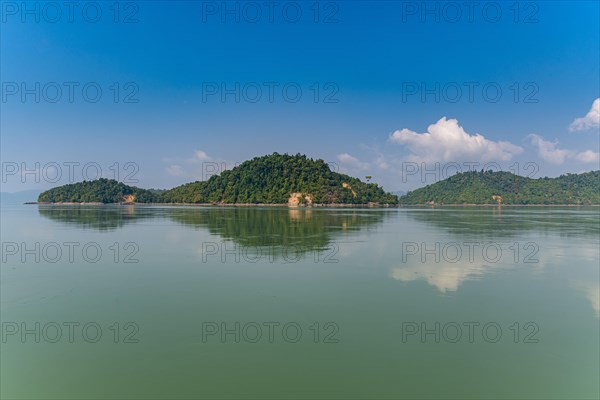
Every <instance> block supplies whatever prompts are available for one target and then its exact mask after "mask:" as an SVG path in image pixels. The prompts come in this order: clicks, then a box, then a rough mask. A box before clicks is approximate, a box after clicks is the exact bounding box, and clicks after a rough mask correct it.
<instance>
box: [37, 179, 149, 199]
mask: <svg viewBox="0 0 600 400" xmlns="http://www.w3.org/2000/svg"><path fill="white" fill-rule="evenodd" d="M133 201H135V202H138V203H151V202H156V201H160V194H159V193H156V192H155V191H151V190H146V189H140V188H137V187H135V186H127V185H125V184H124V183H121V182H117V181H115V180H113V179H105V178H100V179H97V180H94V181H83V182H78V183H70V184H68V185H63V186H58V187H55V188H52V189H50V190H47V191H45V192H43V193H41V194H40V196H39V197H38V202H47V203H127V202H133Z"/></svg>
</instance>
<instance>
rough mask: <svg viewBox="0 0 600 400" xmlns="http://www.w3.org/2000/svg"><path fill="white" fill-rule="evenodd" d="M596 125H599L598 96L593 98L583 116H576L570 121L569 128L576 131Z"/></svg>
mask: <svg viewBox="0 0 600 400" xmlns="http://www.w3.org/2000/svg"><path fill="white" fill-rule="evenodd" d="M598 127H600V98H597V99H596V100H594V102H593V103H592V108H591V109H590V111H588V113H587V114H586V115H585V117H581V118H577V119H575V121H573V122H572V123H571V126H570V127H569V130H570V131H571V132H576V131H583V130H587V129H591V128H598Z"/></svg>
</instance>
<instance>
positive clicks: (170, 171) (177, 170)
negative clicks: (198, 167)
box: [165, 164, 185, 176]
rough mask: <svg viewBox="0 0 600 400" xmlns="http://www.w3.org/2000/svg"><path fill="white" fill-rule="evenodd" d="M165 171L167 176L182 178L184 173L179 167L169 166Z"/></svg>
mask: <svg viewBox="0 0 600 400" xmlns="http://www.w3.org/2000/svg"><path fill="white" fill-rule="evenodd" d="M165 170H166V171H167V174H169V175H172V176H184V175H185V172H184V171H183V168H181V165H176V164H174V165H169V166H168V167H167V168H165Z"/></svg>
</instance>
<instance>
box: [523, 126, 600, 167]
mask: <svg viewBox="0 0 600 400" xmlns="http://www.w3.org/2000/svg"><path fill="white" fill-rule="evenodd" d="M529 139H530V140H531V143H532V144H533V145H534V146H536V147H537V150H538V156H539V157H540V158H541V159H542V160H545V161H547V162H549V163H551V164H556V165H561V164H563V163H564V162H565V161H566V160H567V159H573V160H576V161H579V162H581V163H585V164H590V163H598V162H599V160H600V153H597V152H594V151H592V150H586V151H582V152H579V153H578V152H576V151H574V150H567V149H559V148H558V140H555V141H554V142H551V141H549V140H545V139H544V138H543V137H541V136H540V135H536V134H535V133H532V134H531V135H529Z"/></svg>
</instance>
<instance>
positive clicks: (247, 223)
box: [39, 206, 390, 255]
mask: <svg viewBox="0 0 600 400" xmlns="http://www.w3.org/2000/svg"><path fill="white" fill-rule="evenodd" d="M39 213H40V215H42V216H44V217H46V218H49V219H51V220H54V221H57V222H61V223H65V224H69V225H77V226H79V227H82V228H92V229H97V230H101V231H104V230H111V229H118V228H121V227H123V226H124V225H125V224H129V223H135V222H138V221H139V220H142V219H153V218H162V219H168V220H170V221H173V222H175V223H177V224H179V225H183V226H187V227H192V228H195V229H204V230H207V231H208V232H209V233H210V234H212V235H218V236H220V237H221V238H222V239H223V240H231V241H233V242H234V243H236V244H237V245H239V246H241V247H242V248H249V249H260V248H268V249H269V250H271V251H274V252H275V255H277V254H278V253H280V252H281V251H282V249H283V250H285V251H289V249H293V251H294V252H295V253H297V254H303V253H306V252H309V251H315V250H317V251H321V250H326V249H327V248H328V247H329V245H330V243H331V242H332V241H334V240H335V238H336V237H339V236H342V235H347V234H351V233H353V232H354V233H358V232H359V231H361V230H362V229H365V228H367V227H373V226H376V225H378V224H380V223H381V222H382V221H383V220H384V218H385V216H386V215H389V214H390V212H389V211H386V210H373V209H369V210H361V209H348V210H339V209H338V210H333V209H288V208H287V207H285V208H284V207H264V208H262V207H261V208H259V207H193V208H192V207H189V208H188V207H185V208H183V207H135V206H131V207H118V206H107V207H104V206H100V207H98V206H96V207H93V206H92V207H89V206H88V207H85V206H84V207H77V206H75V207H73V206H67V207H64V206H62V207H61V206H40V207H39Z"/></svg>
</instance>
